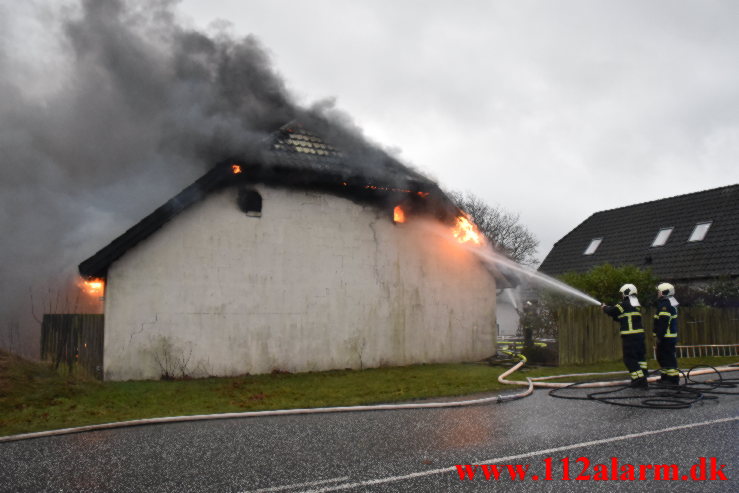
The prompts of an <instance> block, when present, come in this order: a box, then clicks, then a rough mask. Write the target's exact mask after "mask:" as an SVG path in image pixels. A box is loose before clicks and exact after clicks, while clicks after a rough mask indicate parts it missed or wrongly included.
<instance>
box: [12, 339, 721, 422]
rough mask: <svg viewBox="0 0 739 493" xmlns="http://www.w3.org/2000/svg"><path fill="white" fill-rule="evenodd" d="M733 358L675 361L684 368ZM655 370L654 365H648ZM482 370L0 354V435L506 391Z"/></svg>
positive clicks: (477, 366) (529, 371)
mask: <svg viewBox="0 0 739 493" xmlns="http://www.w3.org/2000/svg"><path fill="white" fill-rule="evenodd" d="M735 360H736V358H700V359H695V360H693V359H681V360H680V364H681V366H683V367H689V366H692V365H694V364H698V363H709V364H713V365H714V366H716V365H721V364H728V363H733V362H735ZM650 367H651V368H655V367H656V363H654V362H650ZM506 369H507V368H504V367H500V366H489V365H487V364H481V363H470V364H440V365H417V366H407V367H397V368H378V369H370V370H362V371H351V370H342V371H328V372H321V373H302V374H272V375H253V376H242V377H234V378H207V379H198V380H177V381H132V382H99V381H96V380H92V379H86V378H81V377H72V376H68V375H64V374H62V373H61V372H58V371H55V370H54V369H52V368H51V367H50V366H49V365H48V364H44V363H36V362H30V361H26V360H22V359H20V358H16V357H12V356H9V355H7V354H5V353H1V352H0V436H3V435H12V434H17V433H27V432H32V431H40V430H51V429H58V428H68V427H74V426H83V425H89V424H97V423H108V422H113V421H124V420H130V419H139V418H152V417H159V416H179V415H188V414H209V413H225V412H240V411H259V410H266V409H289V408H304V407H327V406H351V405H360V404H374V403H382V402H399V401H409V400H414V399H428V398H433V397H448V396H459V395H469V394H475V393H481V392H491V391H498V390H501V389H504V388H505V389H511V387H510V386H505V385H502V384H500V383H498V381H497V378H498V375H500V374H501V373H503V372H504V371H505V370H506ZM614 370H623V365H622V364H621V363H620V362H613V363H602V364H598V365H588V366H579V367H559V368H554V367H539V368H536V367H532V368H524V371H522V372H520V373H517V374H514V375H513V377H512V378H514V379H524V378H525V377H526V376H531V377H534V376H545V375H555V374H565V373H579V372H590V371H593V372H595V371H614Z"/></svg>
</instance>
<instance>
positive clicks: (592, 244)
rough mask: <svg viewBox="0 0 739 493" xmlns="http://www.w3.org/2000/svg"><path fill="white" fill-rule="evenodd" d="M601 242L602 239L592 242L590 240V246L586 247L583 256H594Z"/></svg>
mask: <svg viewBox="0 0 739 493" xmlns="http://www.w3.org/2000/svg"><path fill="white" fill-rule="evenodd" d="M601 241H603V238H593V239H592V240H590V245H588V248H586V249H585V253H583V255H592V254H594V253H595V251H596V250H597V249H598V247H599V246H600V242H601Z"/></svg>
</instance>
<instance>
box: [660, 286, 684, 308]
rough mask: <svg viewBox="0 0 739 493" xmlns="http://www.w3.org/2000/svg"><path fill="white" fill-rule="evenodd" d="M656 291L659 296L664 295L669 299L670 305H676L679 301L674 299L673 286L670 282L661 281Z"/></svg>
mask: <svg viewBox="0 0 739 493" xmlns="http://www.w3.org/2000/svg"><path fill="white" fill-rule="evenodd" d="M657 293H658V294H659V295H660V296H666V297H667V299H669V300H670V304H671V305H672V306H677V305H679V304H680V303H678V301H677V300H676V299H675V286H673V285H672V284H670V283H669V282H663V283H662V284H660V285H659V286H657Z"/></svg>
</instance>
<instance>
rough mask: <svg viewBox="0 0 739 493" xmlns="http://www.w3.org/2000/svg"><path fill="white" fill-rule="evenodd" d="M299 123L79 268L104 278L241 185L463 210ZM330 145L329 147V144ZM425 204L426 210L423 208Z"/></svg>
mask: <svg viewBox="0 0 739 493" xmlns="http://www.w3.org/2000/svg"><path fill="white" fill-rule="evenodd" d="M336 140H337V141H339V142H338V144H339V145H334V144H335V142H334V141H329V139H324V138H322V137H321V136H319V135H318V134H317V133H314V132H312V131H310V130H308V129H306V128H305V127H304V126H303V125H301V124H300V123H298V122H291V123H289V124H286V125H283V126H282V127H281V128H279V129H278V130H277V131H275V132H273V133H272V134H271V135H269V137H268V138H267V139H265V141H264V143H263V146H262V148H261V149H260V150H259V152H258V153H257V155H256V157H255V158H252V160H249V161H245V160H242V159H231V160H228V161H224V162H221V163H219V164H216V165H215V166H214V167H213V168H211V169H210V170H209V171H208V172H207V173H205V174H204V175H203V176H201V177H200V178H199V179H198V180H196V181H195V182H194V183H193V184H192V185H190V186H188V187H187V188H185V189H184V190H182V191H181V192H180V193H178V194H177V195H176V196H174V197H173V198H171V199H170V200H169V201H167V202H166V203H164V204H163V205H162V206H161V207H159V208H158V209H156V210H155V211H154V212H152V213H151V214H149V215H148V216H146V217H145V218H144V219H142V220H141V221H139V222H138V223H137V224H136V225H134V226H133V227H131V228H130V229H128V230H127V231H126V232H125V233H123V234H122V235H121V236H119V237H118V238H116V239H115V240H113V241H112V242H111V243H110V244H108V245H107V246H105V247H104V248H103V249H101V250H100V251H98V252H97V253H96V254H95V255H93V256H92V257H90V258H88V259H87V260H85V261H83V262H82V263H81V264H80V265H79V272H80V275H81V276H82V277H84V278H88V279H89V278H105V277H106V274H107V269H108V267H109V266H110V265H111V264H112V263H113V262H115V261H116V260H117V259H119V258H120V257H121V256H123V254H125V252H126V251H127V250H129V249H130V248H132V247H133V246H135V245H136V244H138V243H139V242H140V241H142V240H144V239H146V238H147V237H149V236H150V235H151V234H153V233H154V232H155V231H157V230H158V229H159V228H160V227H162V225H164V224H165V223H167V222H168V221H169V220H170V219H172V218H173V217H175V216H177V215H178V214H179V213H180V212H182V211H183V210H185V209H187V208H188V207H190V206H191V205H193V204H195V203H197V202H199V201H200V200H201V199H202V198H204V197H205V196H206V195H208V194H209V193H211V192H213V191H216V190H219V189H221V188H223V187H226V186H229V185H234V184H239V183H251V184H254V183H262V184H266V185H270V186H277V187H290V188H303V189H312V190H318V191H323V192H326V193H332V194H335V195H339V196H343V197H345V198H348V199H350V200H353V201H356V202H361V203H368V204H378V205H383V206H387V205H390V204H392V206H391V207H390V209H391V210H392V208H393V207H394V206H395V205H396V204H398V203H401V202H402V203H403V204H404V207H405V208H406V209H407V210H420V209H423V210H424V212H425V213H426V214H432V215H434V216H436V217H437V218H439V219H442V220H449V219H450V218H453V217H455V216H456V215H457V214H458V213H459V211H458V209H457V208H456V207H455V206H454V205H453V204H452V202H451V201H450V200H449V199H448V198H447V197H446V195H445V194H444V192H442V190H441V189H440V188H439V187H438V185H436V183H434V182H433V181H431V180H429V179H428V178H426V177H424V176H422V175H421V174H419V173H417V172H415V171H413V170H411V169H410V168H408V167H407V166H405V165H403V164H402V163H400V162H399V161H397V160H396V159H394V158H392V157H391V156H389V155H388V154H387V153H385V152H382V151H381V150H378V149H376V148H372V147H370V146H369V145H367V144H360V145H357V143H356V142H352V143H350V145H347V146H346V147H344V146H340V144H341V143H342V142H340V141H341V138H340V137H339V138H337V139H336ZM329 142H330V143H329ZM421 202H422V203H423V207H421V206H420V205H419V203H421Z"/></svg>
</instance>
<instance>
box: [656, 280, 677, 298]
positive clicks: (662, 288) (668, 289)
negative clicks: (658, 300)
mask: <svg viewBox="0 0 739 493" xmlns="http://www.w3.org/2000/svg"><path fill="white" fill-rule="evenodd" d="M657 291H658V292H659V295H660V296H675V286H673V285H672V284H670V283H669V282H663V283H662V284H660V285H659V286H657Z"/></svg>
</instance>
